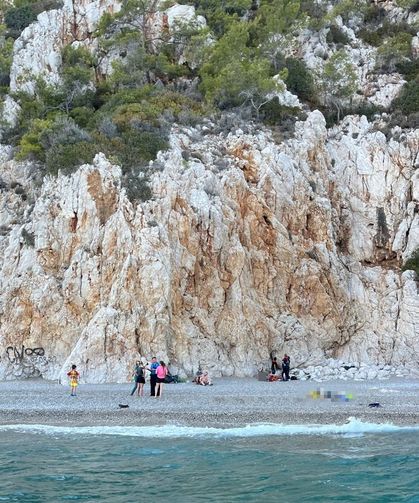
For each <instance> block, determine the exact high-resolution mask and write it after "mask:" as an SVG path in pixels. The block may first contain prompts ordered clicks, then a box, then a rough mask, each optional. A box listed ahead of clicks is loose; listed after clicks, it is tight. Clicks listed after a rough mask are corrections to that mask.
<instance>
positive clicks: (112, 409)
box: [0, 378, 419, 427]
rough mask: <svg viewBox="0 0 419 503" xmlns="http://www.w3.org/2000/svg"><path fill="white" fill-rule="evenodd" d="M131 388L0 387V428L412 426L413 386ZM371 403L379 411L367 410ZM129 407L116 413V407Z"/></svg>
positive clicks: (224, 383) (416, 385)
mask: <svg viewBox="0 0 419 503" xmlns="http://www.w3.org/2000/svg"><path fill="white" fill-rule="evenodd" d="M131 387H132V385H131V383H127V384H81V385H80V386H79V388H78V395H77V396H76V397H71V396H70V391H69V388H68V387H66V386H63V385H60V384H57V383H53V382H47V381H43V380H27V381H7V382H1V383H0V424H3V425H4V424H43V425H56V426H63V425H65V426H99V425H102V426H125V425H127V426H128V425H129V426H152V425H179V426H207V427H234V426H236V427H241V426H245V425H249V424H256V423H277V424H343V423H345V422H347V421H348V420H349V418H351V417H353V418H356V419H358V420H362V421H366V422H372V423H392V424H396V425H419V379H406V378H391V379H388V380H369V381H346V382H344V383H342V381H327V382H321V383H317V382H314V381H288V382H263V381H258V380H256V379H251V378H240V379H239V378H221V379H215V380H214V385H213V386H205V387H204V386H198V385H196V384H193V383H191V382H187V383H179V384H167V385H165V388H164V392H163V396H162V397H161V398H154V397H151V396H149V392H150V388H149V385H148V383H147V384H146V385H145V396H144V397H137V396H130V390H131ZM372 403H375V404H377V403H378V404H379V406H378V407H370V406H369V405H370V404H372ZM120 404H121V405H128V407H124V408H120V406H119V405H120Z"/></svg>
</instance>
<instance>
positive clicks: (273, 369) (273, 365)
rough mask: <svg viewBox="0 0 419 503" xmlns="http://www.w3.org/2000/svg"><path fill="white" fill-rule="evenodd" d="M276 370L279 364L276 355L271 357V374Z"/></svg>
mask: <svg viewBox="0 0 419 503" xmlns="http://www.w3.org/2000/svg"><path fill="white" fill-rule="evenodd" d="M278 370H279V364H278V362H277V361H276V357H275V358H272V365H271V374H276V372H277V371H278Z"/></svg>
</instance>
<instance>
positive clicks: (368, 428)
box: [0, 417, 419, 438]
mask: <svg viewBox="0 0 419 503" xmlns="http://www.w3.org/2000/svg"><path fill="white" fill-rule="evenodd" d="M0 431H19V432H27V433H42V434H46V435H57V434H58V435H59V434H62V435H111V436H125V437H143V438H182V437H207V438H228V437H231V438H234V437H235V438H241V437H260V436H280V435H345V436H353V435H362V434H365V433H394V432H402V431H419V425H414V426H397V425H395V424H391V423H383V424H378V423H367V422H364V421H361V420H359V419H356V418H353V417H351V418H349V419H348V422H347V423H345V424H271V423H269V424H252V425H248V426H244V427H240V428H239V427H237V428H209V427H208V428H199V427H195V426H176V425H165V426H74V427H71V426H51V425H43V424H8V425H0Z"/></svg>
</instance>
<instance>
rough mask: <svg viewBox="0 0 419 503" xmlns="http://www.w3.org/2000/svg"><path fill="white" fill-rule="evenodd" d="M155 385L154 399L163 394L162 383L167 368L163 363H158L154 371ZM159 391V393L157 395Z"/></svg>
mask: <svg viewBox="0 0 419 503" xmlns="http://www.w3.org/2000/svg"><path fill="white" fill-rule="evenodd" d="M156 374H157V383H156V394H155V397H156V398H158V397H161V396H162V394H163V383H164V381H165V379H166V376H167V374H168V370H167V366H166V364H165V363H164V362H163V361H160V365H159V366H158V367H157V369H156ZM159 391H160V393H159Z"/></svg>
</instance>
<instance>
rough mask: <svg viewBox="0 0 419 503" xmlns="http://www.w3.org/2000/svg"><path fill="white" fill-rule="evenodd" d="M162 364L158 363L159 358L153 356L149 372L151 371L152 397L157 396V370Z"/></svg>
mask: <svg viewBox="0 0 419 503" xmlns="http://www.w3.org/2000/svg"><path fill="white" fill-rule="evenodd" d="M159 365H160V363H159V362H158V361H157V358H156V357H155V356H153V358H152V359H151V363H150V367H149V369H148V370H149V371H150V396H155V394H156V383H157V374H156V370H157V367H158V366H159Z"/></svg>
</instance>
